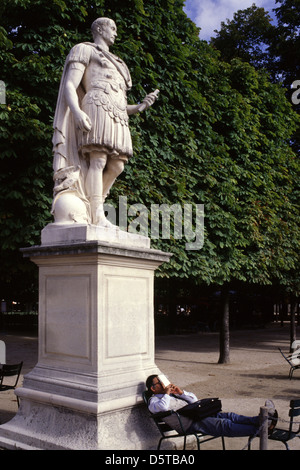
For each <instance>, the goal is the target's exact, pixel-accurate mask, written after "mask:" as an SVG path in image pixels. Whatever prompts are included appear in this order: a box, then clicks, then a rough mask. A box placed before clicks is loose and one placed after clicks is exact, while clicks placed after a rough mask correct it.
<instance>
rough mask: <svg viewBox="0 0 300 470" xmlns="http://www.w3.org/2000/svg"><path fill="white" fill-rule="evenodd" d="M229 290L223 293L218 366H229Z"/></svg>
mask: <svg viewBox="0 0 300 470" xmlns="http://www.w3.org/2000/svg"><path fill="white" fill-rule="evenodd" d="M229 336H230V333H229V289H228V288H226V289H224V291H223V305H222V317H221V322H220V357H219V361H218V363H219V364H229V362H230V358H229Z"/></svg>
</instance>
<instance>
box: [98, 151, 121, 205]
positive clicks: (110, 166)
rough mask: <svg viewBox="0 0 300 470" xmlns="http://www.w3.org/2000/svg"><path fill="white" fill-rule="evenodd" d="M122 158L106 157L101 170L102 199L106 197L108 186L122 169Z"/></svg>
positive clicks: (110, 185)
mask: <svg viewBox="0 0 300 470" xmlns="http://www.w3.org/2000/svg"><path fill="white" fill-rule="evenodd" d="M125 161H126V158H125V160H123V159H122V158H111V157H108V159H107V163H106V167H105V170H104V171H103V197H104V200H105V198H106V197H107V195H108V193H109V191H110V188H111V187H112V185H113V184H114V182H115V180H116V178H117V177H118V176H119V175H120V174H121V173H122V171H123V170H124V162H125Z"/></svg>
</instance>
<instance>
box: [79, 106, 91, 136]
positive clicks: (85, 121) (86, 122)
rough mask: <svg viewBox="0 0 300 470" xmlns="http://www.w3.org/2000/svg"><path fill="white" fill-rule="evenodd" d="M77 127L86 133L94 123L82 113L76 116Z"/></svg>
mask: <svg viewBox="0 0 300 470" xmlns="http://www.w3.org/2000/svg"><path fill="white" fill-rule="evenodd" d="M75 125H76V128H77V129H80V130H82V131H84V132H89V131H90V130H91V128H92V122H91V120H90V118H89V117H88V115H87V114H85V112H83V111H80V112H78V114H76V116H75Z"/></svg>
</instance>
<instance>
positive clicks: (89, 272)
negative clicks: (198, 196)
mask: <svg viewBox="0 0 300 470" xmlns="http://www.w3.org/2000/svg"><path fill="white" fill-rule="evenodd" d="M54 225H55V224H54ZM44 230H45V229H44ZM64 230H65V234H66V233H68V234H69V235H68V237H69V238H70V232H69V230H68V228H67V227H60V230H56V229H55V227H53V226H48V227H47V228H46V230H45V232H44V233H43V234H42V245H41V246H36V247H32V248H27V249H24V250H23V254H24V256H27V257H30V259H31V260H32V261H33V262H34V263H35V264H36V265H37V266H38V267H39V356H38V363H37V365H36V366H35V367H34V369H33V370H32V371H31V372H30V373H29V374H27V375H26V376H25V377H24V383H23V386H22V387H20V388H18V389H17V390H16V393H17V395H18V396H19V397H20V403H21V404H20V408H19V411H18V413H17V414H16V416H15V417H14V418H13V419H12V420H11V421H10V422H9V423H6V424H4V425H2V426H0V447H2V448H17V449H18V448H19V449H27V448H28V449H70V450H71V449H85V450H92V449H121V450H126V449H150V448H153V447H154V445H155V443H156V442H157V432H156V430H154V428H153V429H152V428H151V427H150V425H149V418H148V416H147V411H146V410H145V408H144V406H143V404H142V400H141V393H142V391H143V390H144V386H145V379H146V378H147V376H148V375H150V374H153V373H158V372H159V371H158V369H157V367H156V365H155V361H154V319H153V281H154V271H155V269H156V268H157V267H158V266H159V265H161V264H162V263H163V262H166V261H168V260H169V257H170V255H169V254H166V253H163V252H161V251H158V250H152V249H150V248H149V240H148V239H144V237H140V238H139V237H138V238H137V236H133V237H131V236H130V234H127V235H126V236H125V235H122V236H123V238H122V237H121V238H120V237H118V236H116V237H115V239H114V242H108V241H99V240H92V239H91V238H93V237H94V236H95V232H96V228H95V229H94V230H91V229H90V228H88V226H86V227H84V226H81V227H75V226H73V227H72V230H73V232H74V233H73V236H72V237H73V240H68V241H67V243H66V241H65V240H64V238H65V236H64V235H63V232H64ZM75 232H76V234H75ZM123 234H124V232H123ZM98 235H99V234H98ZM72 237H71V238H72Z"/></svg>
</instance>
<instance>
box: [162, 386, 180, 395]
mask: <svg viewBox="0 0 300 470" xmlns="http://www.w3.org/2000/svg"><path fill="white" fill-rule="evenodd" d="M164 393H166V394H167V395H170V394H171V393H174V395H182V394H183V390H181V388H179V387H178V386H177V385H174V384H169V385H167V386H166V388H165V389H164Z"/></svg>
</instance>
